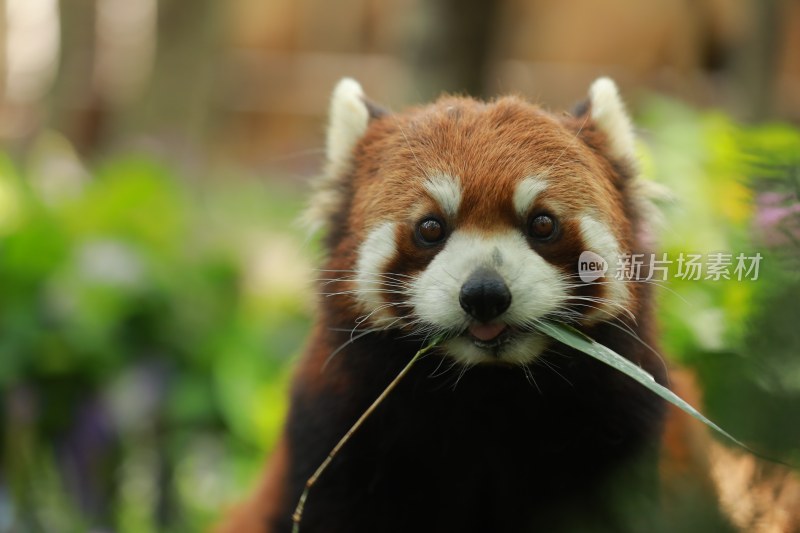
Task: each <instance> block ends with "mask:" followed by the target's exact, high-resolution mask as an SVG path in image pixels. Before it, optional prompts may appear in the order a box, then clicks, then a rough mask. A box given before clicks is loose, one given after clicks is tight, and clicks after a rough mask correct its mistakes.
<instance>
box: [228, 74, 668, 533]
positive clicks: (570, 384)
mask: <svg viewBox="0 0 800 533" xmlns="http://www.w3.org/2000/svg"><path fill="white" fill-rule="evenodd" d="M637 174H638V170H637V164H636V157H635V144H634V132H633V128H632V125H631V122H630V120H629V118H628V116H627V114H626V112H625V109H624V105H623V103H622V101H621V99H620V97H619V93H618V90H617V88H616V86H615V84H614V83H613V82H612V81H611V80H609V79H607V78H601V79H599V80H597V81H595V82H594V83H593V84H592V85H591V87H590V89H589V97H588V99H587V102H586V104H585V105H583V106H581V108H580V109H578V110H577V111H576V113H575V114H574V115H569V114H554V113H551V112H548V111H546V110H544V109H542V108H540V107H538V106H536V105H533V104H530V103H528V102H526V101H524V100H523V99H521V98H517V97H504V98H499V99H497V100H494V101H491V102H480V101H476V100H473V99H470V98H462V97H451V96H446V97H443V98H441V99H439V100H438V101H437V102H435V103H433V104H431V105H427V106H422V107H418V108H414V109H411V110H408V111H406V112H404V113H399V114H395V113H390V112H387V111H385V110H383V109H381V108H380V107H378V106H377V105H375V104H373V103H371V102H370V101H368V100H367V99H366V97H365V96H364V94H363V92H362V89H361V87H360V86H359V84H358V83H357V82H355V81H353V80H350V79H344V80H342V81H341V82H340V83H339V84H338V86H337V87H336V89H335V91H334V93H333V97H332V103H331V110H330V125H329V129H328V136H327V168H326V171H325V173H324V175H323V176H322V177H321V178H320V179H319V180H318V181H317V182H316V184H315V195H314V198H313V200H312V202H311V207H310V209H309V211H308V220H309V222H310V223H311V224H312V226H314V227H316V228H320V229H324V232H325V238H324V243H325V249H326V260H325V263H324V266H323V267H322V273H323V276H322V277H323V278H325V279H323V280H322V281H321V282H320V292H321V294H322V296H321V298H320V306H319V313H318V317H317V320H316V324H315V326H314V328H313V332H312V336H311V340H310V343H309V345H308V348H307V351H306V353H305V355H304V357H303V359H302V361H301V362H300V365H299V368H298V369H297V372H296V375H295V377H294V381H293V385H292V389H291V407H290V411H289V414H288V419H287V422H286V427H285V431H284V434H283V437H282V440H281V443H280V445H279V446H278V449H277V451H276V452H275V454H274V456H273V458H272V461H271V466H270V469H269V472H268V475H267V477H266V478H265V480H264V482H263V484H262V486H261V488H260V489H259V490H258V491H257V493H256V494H255V496H254V498H253V499H252V500H251V502H250V503H249V504H247V505H245V506H243V507H242V508H241V509H240V510H239V511H238V512H237V513H235V514H234V515H233V516H232V517H231V519H230V521H229V522H228V524H227V529H225V531H245V532H246V531H252V532H285V531H290V530H291V528H292V514H293V511H294V509H295V505H296V504H297V502H298V499H299V498H300V495H301V493H302V491H303V488H304V485H305V483H306V480H307V479H308V478H309V477H310V476H311V474H312V473H313V472H314V471H315V469H316V468H317V467H318V465H319V464H320V463H321V462H322V461H323V460H324V459H325V457H326V456H327V454H328V453H329V452H330V451H331V449H332V448H333V447H334V446H335V445H336V443H337V442H338V441H339V439H340V438H341V437H342V436H343V435H344V434H345V433H346V432H347V430H348V429H349V428H350V427H351V426H352V424H353V423H354V422H355V420H356V419H357V418H358V417H359V416H360V415H361V414H362V413H363V412H364V411H365V409H367V408H368V407H369V405H370V404H371V403H372V402H373V401H374V400H375V398H376V397H377V396H378V395H379V394H380V393H381V392H382V390H383V389H384V388H385V387H386V386H387V384H388V383H389V382H390V381H391V380H392V379H393V378H394V377H395V376H396V375H397V373H398V372H399V371H400V370H401V369H402V368H403V367H404V366H405V365H406V364H407V363H408V361H409V360H410V358H411V357H412V356H413V355H414V354H415V353H416V352H417V351H418V350H419V349H420V348H421V347H422V346H424V345H425V344H426V342H428V341H429V340H430V339H431V338H433V337H434V336H444V340H443V342H442V343H441V344H440V345H439V346H438V347H437V348H436V349H435V350H434V351H433V352H432V353H431V354H429V355H427V356H426V357H425V358H423V359H421V360H420V361H419V362H418V363H417V364H416V365H415V366H414V367H412V369H411V371H410V373H409V374H408V375H407V376H406V377H405V378H404V379H403V380H402V381H401V382H400V384H399V385H398V386H397V388H396V389H395V390H393V391H392V393H391V394H390V395H389V396H388V397H387V398H386V399H385V400H384V401H383V402H382V404H381V405H380V406H379V407H378V408H377V410H376V411H375V412H374V413H372V415H371V416H370V417H369V418H368V419H367V420H366V422H365V423H364V425H363V426H362V427H361V428H360V429H359V431H358V432H357V433H355V434H354V436H353V437H352V439H351V440H350V441H349V442H348V443H347V445H346V446H345V447H344V448H343V449H342V450H341V453H340V454H339V455H337V456H336V458H335V459H334V460H333V461H332V463H331V464H330V466H329V467H328V468H327V470H325V472H324V474H323V475H322V477H321V478H320V479H319V481H318V483H317V484H316V485H315V486H314V487H313V489H312V490H311V491H310V493H309V497H308V500H307V503H306V506H305V511H304V515H303V519H302V523H301V526H300V531H302V532H319V531H323V532H348V533H351V532H388V531H398V532H401V531H402V532H408V531H437V532H439V531H454V532H455V531H458V532H471V531H474V532H487V531H509V532H522V531H548V532H550V531H627V530H631V531H642V530H652V528H651V527H650V522H649V520H655V518H654V516H655V515H656V514H657V513H656V512H655V509H657V507H658V506H657V500H658V454H659V449H658V447H659V439H660V436H661V434H662V431H663V427H664V419H665V413H666V408H665V406H664V404H663V402H662V401H661V400H660V399H659V398H658V397H656V396H655V395H654V394H652V393H651V392H649V391H648V390H646V389H645V388H643V387H641V386H640V385H638V384H636V383H635V382H633V381H632V380H631V379H629V378H627V377H626V376H624V375H623V374H621V373H619V372H618V371H616V370H614V369H612V368H610V367H607V366H605V365H603V364H602V363H599V362H597V361H595V360H594V359H591V358H589V357H587V356H585V355H583V354H581V353H578V352H576V351H574V350H572V349H570V348H568V347H566V346H564V345H560V344H557V343H555V342H554V341H552V340H549V339H548V338H545V337H544V336H543V335H542V334H540V333H538V332H537V331H538V330H537V329H536V328H535V325H536V324H537V323H538V322H539V321H542V320H556V321H560V322H567V323H570V324H573V325H575V326H576V327H578V328H579V329H581V330H583V331H584V332H586V333H588V334H589V335H590V336H592V337H593V338H595V339H596V340H597V341H599V342H600V343H602V344H604V345H606V346H609V347H610V348H612V349H614V350H615V351H617V352H618V353H620V354H622V355H623V356H625V357H626V358H628V359H629V360H631V361H633V362H634V363H636V364H637V365H639V366H641V367H642V368H643V369H644V370H646V371H647V372H649V373H650V374H652V375H653V376H654V377H655V379H656V380H657V381H658V382H659V383H661V384H664V385H666V384H667V382H668V380H667V374H666V369H665V367H664V364H663V362H662V361H661V359H660V358H659V357H658V355H657V351H656V349H654V347H655V346H656V344H657V343H656V339H655V330H654V324H653V309H652V298H651V296H650V289H649V286H648V285H647V284H644V283H629V282H625V281H624V280H623V279H620V277H619V276H616V275H615V273H616V270H617V269H618V267H619V266H620V265H619V256H620V254H623V253H634V252H640V251H644V247H645V244H644V243H643V237H642V236H643V234H644V233H645V230H644V228H645V223H646V221H647V218H648V214H647V211H648V199H647V197H646V196H647V195H646V194H645V193H644V187H643V186H642V185H641V181H640V179H639V176H638V175H637ZM583 251H592V252H594V253H595V254H598V255H599V256H601V257H602V259H603V260H605V262H606V264H607V271H606V273H605V275H604V276H602V277H600V278H599V279H597V280H595V281H593V282H584V281H582V279H581V278H580V276H579V272H578V259H579V256H580V255H581V253H582V252H583ZM620 487H623V488H624V490H618V489H619V488H620ZM620 502H621V503H620Z"/></svg>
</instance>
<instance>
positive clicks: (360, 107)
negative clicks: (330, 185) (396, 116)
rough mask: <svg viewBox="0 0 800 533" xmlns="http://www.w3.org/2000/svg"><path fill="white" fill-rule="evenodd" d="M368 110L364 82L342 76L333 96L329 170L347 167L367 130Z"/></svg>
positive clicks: (328, 149)
mask: <svg viewBox="0 0 800 533" xmlns="http://www.w3.org/2000/svg"><path fill="white" fill-rule="evenodd" d="M368 123H369V110H368V109H367V104H366V103H365V102H364V91H363V90H362V89H361V85H359V83H358V82H357V81H356V80H354V79H352V78H343V79H342V80H341V81H339V83H338V84H337V85H336V88H335V89H334V90H333V96H332V97H331V108H330V116H329V123H328V139H327V140H328V147H327V155H328V163H329V164H330V165H331V168H330V171H333V172H340V171H342V170H344V167H345V166H346V165H347V163H348V161H349V160H350V155H351V154H352V151H353V147H355V145H356V143H357V142H358V140H359V139H360V138H361V137H362V136H363V135H364V132H366V131H367V124H368Z"/></svg>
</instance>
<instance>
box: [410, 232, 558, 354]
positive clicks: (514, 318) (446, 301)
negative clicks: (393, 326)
mask: <svg viewBox="0 0 800 533" xmlns="http://www.w3.org/2000/svg"><path fill="white" fill-rule="evenodd" d="M498 256H500V257H502V258H503V260H502V262H501V263H500V264H498V262H497V261H496V257H498ZM482 266H485V267H488V268H492V269H493V270H495V271H497V273H498V274H500V275H501V276H502V277H503V279H504V280H505V283H506V285H507V286H508V289H509V291H510V292H511V305H510V306H509V308H508V309H507V310H506V311H505V313H504V314H503V315H501V317H500V319H501V320H502V321H503V322H505V323H507V324H508V325H510V326H512V327H513V326H517V327H520V328H525V329H530V326H531V324H532V323H533V321H535V320H536V319H538V318H541V317H543V316H544V315H546V314H548V313H550V312H552V311H555V310H556V309H558V307H559V306H560V305H561V304H562V303H563V301H564V298H565V297H566V296H567V288H566V284H565V282H564V279H563V275H562V274H561V273H560V272H559V270H558V269H556V268H555V267H554V266H552V265H550V263H548V262H547V261H545V260H544V259H543V258H542V257H541V256H539V255H538V254H537V253H536V252H534V251H533V250H532V249H531V248H530V246H529V245H528V243H527V241H526V239H525V238H524V237H523V235H522V234H521V233H519V232H518V231H515V230H509V231H507V232H505V233H500V234H492V235H483V234H480V233H472V232H464V231H456V232H454V233H453V234H452V235H451V236H450V238H449V239H448V240H447V243H446V244H445V247H444V249H442V251H440V252H439V253H438V254H437V255H436V257H435V258H434V259H433V261H431V263H430V264H429V265H428V267H427V268H426V269H425V270H424V271H423V272H422V273H421V274H420V276H419V277H418V278H417V279H416V280H414V281H413V283H412V289H411V297H410V302H411V304H412V306H413V308H414V310H415V314H416V315H417V316H418V317H419V319H420V320H421V321H422V322H423V323H424V324H427V325H430V326H431V327H433V328H438V329H440V330H442V331H449V332H453V331H457V330H460V329H464V328H466V327H467V326H468V325H469V323H470V322H471V319H470V317H469V316H468V315H467V313H466V312H465V311H464V310H463V309H462V308H461V304H460V303H459V295H460V292H461V286H462V285H463V284H464V282H465V281H466V280H467V278H468V277H469V276H470V275H471V274H472V273H473V272H474V271H475V270H476V269H477V268H479V267H482ZM544 346H545V341H544V339H542V337H541V335H539V334H536V333H527V332H515V335H514V337H513V338H512V339H511V340H510V341H509V342H508V343H507V344H506V345H504V347H503V352H502V356H501V360H502V361H505V362H520V363H522V362H529V361H531V360H533V359H534V358H535V357H536V356H537V355H539V353H541V351H542V350H543V348H544ZM444 347H445V349H446V350H447V351H448V352H449V353H450V354H451V355H452V356H453V357H455V358H456V359H458V360H460V361H462V362H465V363H470V364H471V363H476V362H480V361H496V360H497V358H496V357H495V356H493V355H491V354H490V353H487V352H486V351H485V350H482V349H480V348H478V347H477V346H475V345H474V344H473V343H472V341H471V340H470V339H467V338H465V337H457V338H454V339H450V340H448V341H446V342H445V343H444Z"/></svg>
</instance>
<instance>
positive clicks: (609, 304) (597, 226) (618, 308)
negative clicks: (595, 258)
mask: <svg viewBox="0 0 800 533" xmlns="http://www.w3.org/2000/svg"><path fill="white" fill-rule="evenodd" d="M580 228H581V235H582V236H583V242H584V243H585V245H586V249H587V250H588V251H590V252H594V253H596V254H598V255H599V256H601V257H602V258H603V259H605V260H606V262H607V263H608V271H607V272H606V274H605V276H604V277H602V278H600V281H601V282H602V283H603V298H605V301H603V302H587V304H591V305H592V306H594V307H596V308H597V309H593V310H592V311H591V312H589V313H586V314H587V316H594V317H596V318H599V319H608V318H611V317H613V316H618V315H620V314H621V313H623V312H625V311H624V310H625V309H626V306H627V304H628V300H629V298H630V292H629V291H628V287H626V286H625V281H624V280H621V279H618V277H617V269H618V265H619V255H620V253H621V250H620V247H619V243H618V242H617V239H616V238H615V237H614V234H613V233H611V230H610V229H609V228H608V227H607V226H606V225H605V224H603V223H602V222H600V221H598V220H597V219H595V218H594V217H592V216H589V215H584V216H582V217H581V218H580Z"/></svg>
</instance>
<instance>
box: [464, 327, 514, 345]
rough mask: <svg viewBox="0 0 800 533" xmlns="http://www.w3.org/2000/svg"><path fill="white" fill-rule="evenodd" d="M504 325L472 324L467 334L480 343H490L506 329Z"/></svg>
mask: <svg viewBox="0 0 800 533" xmlns="http://www.w3.org/2000/svg"><path fill="white" fill-rule="evenodd" d="M506 327H507V326H506V325H505V324H472V325H471V326H470V327H469V333H470V335H472V336H473V337H475V338H476V339H478V340H481V341H490V340H492V339H494V338H495V337H497V336H498V335H500V334H501V333H503V331H505V329H506Z"/></svg>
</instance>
